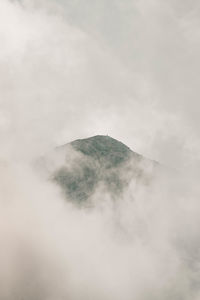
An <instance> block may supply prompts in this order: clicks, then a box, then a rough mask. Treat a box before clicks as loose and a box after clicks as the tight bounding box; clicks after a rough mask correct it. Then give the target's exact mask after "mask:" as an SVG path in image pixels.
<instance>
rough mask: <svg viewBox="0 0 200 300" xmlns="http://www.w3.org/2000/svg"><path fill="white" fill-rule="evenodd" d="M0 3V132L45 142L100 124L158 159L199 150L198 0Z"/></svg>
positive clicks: (192, 155)
mask: <svg viewBox="0 0 200 300" xmlns="http://www.w3.org/2000/svg"><path fill="white" fill-rule="evenodd" d="M20 3H21V5H20ZM0 5H1V12H0V17H1V26H0V42H1V45H3V46H1V50H0V62H1V74H0V76H1V88H0V93H1V102H2V105H1V107H2V112H1V118H2V120H0V125H1V124H2V134H3V135H5V136H6V137H7V136H8V135H7V133H8V132H10V133H11V135H12V134H13V139H17V141H19V140H20V139H22V140H23V141H24V140H26V141H27V140H28V141H27V145H30V144H31V143H33V144H34V145H35V144H40V145H42V144H44V145H43V146H44V148H48V147H51V146H53V145H55V144H60V143H61V144H62V143H65V142H68V141H70V140H73V139H76V138H81V137H86V136H91V135H95V134H109V135H111V136H113V137H115V138H117V139H119V140H121V141H123V142H125V143H126V144H127V145H129V146H130V147H131V148H132V149H133V150H135V151H137V152H140V153H142V154H144V155H146V156H148V157H150V158H154V159H156V160H160V161H162V162H164V163H167V164H172V165H174V163H176V164H177V166H180V165H181V164H182V163H183V162H185V161H186V160H188V161H189V160H190V161H193V160H194V159H195V160H199V154H198V153H199V148H200V145H199V129H200V121H199V99H198V98H199V94H200V91H199V84H198V78H199V76H198V75H199V74H198V73H199V69H200V68H199V67H200V66H199V65H200V59H199V52H200V40H199V35H200V34H199V30H198V28H199V22H200V21H199V15H200V11H199V9H200V4H199V2H198V1H192V2H191V1H189V0H185V1H164V0H148V1H144V0H137V1H136V0H123V1H122V0H109V1H108V0H107V1H106V0H101V1H97V0H87V1H80V0H76V1H75V0H73V1H69V0H60V1H58V0H56V1H55V0H23V1H8V0H3V1H1V4H0ZM14 143H15V142H14ZM17 143H18V142H17ZM43 146H41V147H43ZM39 151H40V150H39Z"/></svg>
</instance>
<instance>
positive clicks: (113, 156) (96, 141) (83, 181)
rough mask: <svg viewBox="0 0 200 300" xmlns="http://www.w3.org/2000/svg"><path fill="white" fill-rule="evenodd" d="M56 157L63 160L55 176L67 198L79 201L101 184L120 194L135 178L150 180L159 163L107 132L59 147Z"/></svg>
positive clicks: (88, 195) (54, 178) (56, 159)
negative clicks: (138, 152)
mask: <svg viewBox="0 0 200 300" xmlns="http://www.w3.org/2000/svg"><path fill="white" fill-rule="evenodd" d="M53 158H54V162H55V161H60V162H59V164H57V162H56V164H55V167H54V170H53V171H51V173H52V174H51V179H52V180H53V181H54V182H55V183H56V184H58V185H59V186H60V187H61V189H62V191H63V193H64V195H65V197H66V198H67V199H71V200H72V201H75V202H77V203H85V201H87V200H89V199H90V198H91V196H92V195H93V193H94V192H95V191H96V190H97V189H98V188H101V189H103V190H105V191H106V192H107V193H108V194H109V195H110V197H111V198H113V199H116V198H119V197H120V196H121V195H122V193H123V191H124V189H125V188H127V187H128V185H129V184H130V182H131V180H133V179H134V180H135V181H136V182H138V181H140V182H141V181H142V182H143V183H144V184H148V182H149V181H150V180H151V177H152V174H153V170H154V169H155V168H156V165H157V163H155V162H153V161H151V160H147V159H146V158H144V157H143V156H141V155H139V154H137V153H135V152H133V151H132V150H131V149H130V148H129V147H127V146H126V145H124V144H123V143H121V142H120V141H118V140H116V139H114V138H112V137H109V136H104V135H97V136H93V137H90V138H86V139H79V140H75V141H73V142H71V143H69V144H66V145H63V146H61V147H58V148H57V149H56V150H55V152H54V154H53ZM60 158H61V159H60Z"/></svg>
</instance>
